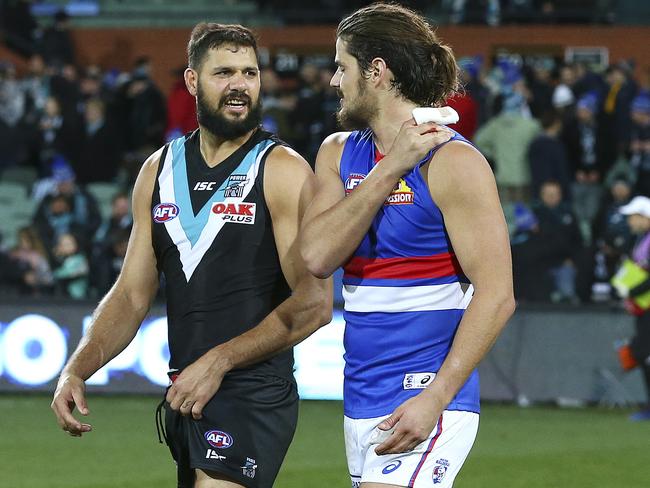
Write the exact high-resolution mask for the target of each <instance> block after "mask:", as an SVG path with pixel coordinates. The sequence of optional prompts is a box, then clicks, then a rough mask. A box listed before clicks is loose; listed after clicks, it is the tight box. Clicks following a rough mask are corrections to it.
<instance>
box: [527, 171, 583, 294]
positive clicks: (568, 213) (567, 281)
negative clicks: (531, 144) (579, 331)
mask: <svg viewBox="0 0 650 488" xmlns="http://www.w3.org/2000/svg"><path fill="white" fill-rule="evenodd" d="M533 211H534V212H535V216H536V217H537V221H538V222H539V231H540V236H541V240H542V242H543V243H545V245H546V246H547V247H548V249H549V250H552V253H551V254H549V255H548V256H547V258H548V260H547V266H548V267H547V268H546V269H547V271H546V272H547V273H550V275H551V278H552V280H553V291H552V292H551V295H550V298H551V300H552V301H553V302H568V303H578V302H579V298H578V296H577V293H576V277H577V273H578V263H579V262H580V263H582V262H583V259H582V258H581V254H582V253H583V240H582V235H581V233H580V229H579V228H578V224H577V221H576V218H575V216H574V214H573V212H572V210H571V206H570V205H569V204H568V203H567V202H565V201H564V199H563V195H562V186H561V185H560V184H559V182H557V181H552V180H551V181H546V182H545V183H544V184H542V187H541V189H540V192H539V200H538V201H537V202H535V204H534V206H533Z"/></svg>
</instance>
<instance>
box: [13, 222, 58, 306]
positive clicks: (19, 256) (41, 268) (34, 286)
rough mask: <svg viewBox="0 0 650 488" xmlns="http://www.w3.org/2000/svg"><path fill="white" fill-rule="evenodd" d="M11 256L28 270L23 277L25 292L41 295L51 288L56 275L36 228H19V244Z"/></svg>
mask: <svg viewBox="0 0 650 488" xmlns="http://www.w3.org/2000/svg"><path fill="white" fill-rule="evenodd" d="M9 256H10V257H11V258H12V259H13V260H15V261H16V262H18V263H20V265H21V267H24V268H25V269H27V270H28V272H27V273H25V274H24V275H23V277H22V288H23V291H24V292H25V293H27V294H29V295H39V294H41V293H43V292H49V291H50V290H51V288H52V285H53V284H54V277H53V276H52V270H51V269H50V263H49V262H48V256H47V252H46V251H45V247H44V246H43V242H42V241H41V239H40V238H39V237H38V233H37V232H36V230H35V229H34V228H32V227H22V228H20V229H19V230H18V244H17V245H16V246H15V247H14V248H13V249H12V250H11V252H10V253H9Z"/></svg>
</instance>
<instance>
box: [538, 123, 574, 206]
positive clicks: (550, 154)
mask: <svg viewBox="0 0 650 488" xmlns="http://www.w3.org/2000/svg"><path fill="white" fill-rule="evenodd" d="M541 123H542V129H543V132H542V133H541V134H539V135H538V136H537V137H536V138H535V139H533V141H532V142H531V143H530V146H528V163H529V164H530V184H531V191H532V194H533V195H539V194H540V190H541V187H542V184H543V183H544V182H546V181H550V180H553V181H557V182H558V183H559V184H560V186H561V188H562V194H563V195H566V199H567V200H570V199H571V181H572V178H571V175H570V170H569V161H568V159H567V154H566V148H565V147H564V143H563V142H562V140H561V139H560V133H561V132H562V118H561V117H560V115H559V114H558V113H557V112H555V111H548V112H545V113H544V114H543V115H542V118H541Z"/></svg>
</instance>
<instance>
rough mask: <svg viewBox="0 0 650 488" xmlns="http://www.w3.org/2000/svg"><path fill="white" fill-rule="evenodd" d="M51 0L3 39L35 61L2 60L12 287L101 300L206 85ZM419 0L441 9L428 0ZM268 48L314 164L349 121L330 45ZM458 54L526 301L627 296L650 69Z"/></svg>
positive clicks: (643, 191)
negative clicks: (81, 38) (309, 49)
mask: <svg viewBox="0 0 650 488" xmlns="http://www.w3.org/2000/svg"><path fill="white" fill-rule="evenodd" d="M46 3H47V2H25V1H3V2H1V3H0V4H1V5H2V9H3V10H2V16H1V17H0V18H2V19H3V21H2V28H3V34H4V37H3V38H4V41H5V43H6V45H7V46H8V47H10V48H11V49H12V50H13V51H14V52H16V53H19V54H20V55H21V56H22V57H24V58H25V59H26V60H27V62H26V65H25V66H26V69H24V70H21V72H19V71H18V70H17V67H16V66H15V65H14V64H12V63H11V62H9V61H3V60H0V203H2V205H3V206H4V210H5V213H4V215H5V217H3V218H2V224H1V225H0V232H1V237H2V241H1V242H0V283H1V285H0V286H1V287H2V293H3V294H24V295H30V296H42V295H58V296H61V295H64V296H69V297H72V298H77V299H81V298H97V297H100V296H102V295H103V294H104V293H105V292H106V291H107V290H108V288H109V287H110V285H111V284H112V282H113V281H114V280H115V278H116V276H117V274H118V273H119V270H120V267H121V264H122V260H123V258H124V254H125V250H126V245H127V242H128V237H129V231H130V229H131V224H132V221H131V215H130V196H129V195H130V191H131V190H132V186H133V182H134V179H135V177H136V175H137V172H138V170H139V168H140V166H141V164H142V162H143V161H144V160H145V159H146V158H147V157H148V156H149V155H150V154H151V153H152V152H154V151H155V150H156V149H157V148H158V147H160V146H161V145H162V144H164V143H165V142H166V141H169V140H171V139H173V138H175V137H179V136H180V135H182V134H184V133H186V132H188V131H191V130H193V129H195V128H196V115H195V105H194V99H193V98H192V97H191V96H190V95H189V93H188V92H187V91H186V89H185V86H184V82H183V77H182V74H183V67H181V66H179V67H178V69H177V70H176V71H175V73H174V75H175V78H176V82H175V84H174V85H173V87H172V88H171V90H170V91H169V92H168V93H163V91H162V90H161V89H160V88H159V86H158V85H157V82H156V80H155V79H154V78H153V77H152V61H151V59H150V58H148V57H147V56H145V55H142V56H140V57H139V58H138V59H137V60H136V62H135V63H134V64H133V66H132V67H131V68H130V69H129V70H123V69H118V68H115V67H113V66H100V65H95V64H92V65H82V64H80V63H79V62H78V60H77V56H76V51H75V44H74V41H73V37H72V36H71V29H72V27H71V23H70V16H69V15H68V13H66V11H64V10H53V11H52V14H51V15H49V16H48V17H47V18H46V20H45V21H42V20H40V21H38V20H37V18H36V17H35V16H34V15H33V10H34V7H35V5H34V4H46ZM235 3H236V2H235ZM303 3H304V2H303ZM341 3H342V2H338V1H335V0H329V1H326V0H321V1H320V2H319V5H318V6H317V7H316V6H315V7H313V8H314V9H315V11H319V12H321V14H323V12H327V15H333V14H332V12H334V13H335V14H336V18H333V19H331V21H332V22H335V21H336V20H338V18H340V16H341V10H342V9H343V8H344V9H345V11H347V10H350V9H352V8H353V7H356V6H357V5H356V4H357V3H358V4H362V3H367V2H346V5H345V7H343V6H342V5H341ZM406 3H408V4H410V5H411V6H414V7H416V8H420V9H422V10H424V9H425V7H426V5H424V4H425V3H427V2H406ZM573 3H579V2H573ZM591 3H593V4H594V5H595V6H596V7H597V8H595V9H594V8H591V9H584V8H583V9H579V8H575V9H573V10H571V9H567V8H560V7H562V6H564V7H566V5H568V4H572V2H554V1H528V0H519V1H517V0H511V1H498V0H484V1H480V2H473V1H471V0H467V1H463V0H447V1H443V2H438V6H439V8H440V9H441V10H442V11H444V12H445V13H446V17H445V18H446V19H447V22H448V23H451V24H457V23H465V22H477V23H484V24H487V25H501V24H505V23H508V22H518V23H522V22H531V21H533V20H535V21H536V22H548V23H553V22H565V21H566V22H577V21H578V22H579V21H583V22H591V23H593V22H599V23H613V22H615V21H616V17H615V6H616V5H615V4H616V2H613V1H607V0H602V1H597V2H591ZM296 4H297V2H292V1H290V0H285V1H282V2H269V1H260V2H257V5H256V8H257V9H258V11H259V12H260V15H264V13H265V12H266V15H270V14H269V12H271V11H276V10H277V11H281V12H283V15H284V17H285V18H284V19H283V21H284V22H296V21H297V18H294V17H292V15H296V14H295V12H297V11H301V12H302V14H301V15H302V17H301V18H302V19H303V20H304V21H306V22H308V21H310V17H309V15H310V14H309V12H310V11H311V10H310V9H308V8H304V6H303V8H302V10H300V9H299V8H298V7H296ZM350 4H354V5H350ZM36 6H38V5H36ZM42 6H43V5H41V7H42ZM279 7H282V9H280V8H279ZM310 8H311V7H310ZM296 9H298V10H296ZM333 16H334V15H333ZM321 20H322V19H321ZM324 20H327V18H324ZM263 61H264V63H263V64H264V66H263V71H262V99H263V108H264V116H263V125H264V127H265V128H266V129H268V130H270V131H272V132H275V133H277V134H278V135H279V136H280V137H281V138H282V139H284V140H285V141H286V142H288V143H289V144H290V145H292V146H293V147H294V148H295V149H296V150H298V151H299V152H300V153H301V154H302V155H304V156H305V158H306V159H307V160H308V161H309V162H310V163H312V164H313V162H314V160H315V155H316V152H317V151H318V147H319V145H320V143H321V142H322V140H323V139H324V138H325V137H326V136H327V135H328V134H331V133H332V132H334V131H336V130H337V127H336V119H335V117H334V113H335V112H336V110H337V107H338V96H337V93H336V91H335V90H333V89H332V88H331V87H330V86H329V81H330V79H331V77H332V75H333V73H334V67H333V65H332V59H331V56H322V57H304V58H301V59H299V60H298V61H299V62H298V63H297V64H296V66H294V69H292V70H290V71H287V70H281V69H279V68H278V63H277V62H273V60H272V59H270V60H269V59H267V60H263ZM458 63H459V66H460V68H461V70H462V80H463V83H464V91H463V92H461V93H459V94H457V95H456V96H454V97H453V98H452V99H450V100H448V102H447V103H448V105H450V106H452V107H454V108H455V109H456V110H457V111H458V112H459V114H460V122H459V123H458V124H456V125H455V126H452V127H453V128H454V129H455V130H457V131H458V132H460V133H461V134H462V135H463V136H465V137H466V138H468V139H469V140H471V141H472V142H473V143H474V144H475V145H476V146H477V147H478V148H479V149H480V150H481V151H482V152H483V154H484V155H485V156H486V157H487V159H488V161H489V162H490V164H491V166H492V167H493V169H494V172H495V175H496V179H497V183H498V186H499V191H500V193H501V198H502V203H503V207H504V212H505V215H506V219H507V221H508V226H509V230H510V237H511V243H512V251H513V260H514V271H515V289H516V295H517V299H518V300H520V301H531V302H554V303H567V304H579V303H587V302H592V301H598V302H607V301H610V300H615V299H616V298H617V297H616V295H615V291H614V290H612V288H611V286H610V285H609V280H610V278H611V277H612V275H613V274H614V273H615V271H616V269H617V267H618V265H619V263H620V261H621V258H622V256H624V255H625V254H626V253H628V252H629V251H630V249H631V246H632V245H633V244H634V237H633V236H632V234H631V233H630V230H629V228H628V226H627V223H626V220H625V218H624V217H623V216H622V215H621V214H620V213H619V212H618V209H619V208H620V207H621V206H622V205H624V204H626V203H628V202H629V201H630V199H631V198H632V197H633V196H635V195H645V196H650V67H648V66H636V65H635V61H634V60H632V59H616V60H612V61H611V62H609V63H608V65H607V66H600V67H595V66H594V65H592V64H590V63H587V62H584V63H583V62H566V61H565V60H564V59H562V58H561V57H556V58H553V57H539V58H537V59H534V58H531V59H526V60H523V61H522V59H521V58H515V57H511V56H510V57H508V56H501V57H500V56H494V57H492V58H491V59H487V58H485V57H483V56H468V57H461V58H459V59H458Z"/></svg>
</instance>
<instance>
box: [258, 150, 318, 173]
mask: <svg viewBox="0 0 650 488" xmlns="http://www.w3.org/2000/svg"><path fill="white" fill-rule="evenodd" d="M265 167H266V170H265V172H269V171H271V172H273V173H275V172H279V173H284V172H291V171H293V172H295V171H304V170H309V171H311V169H310V167H309V163H307V161H306V160H305V158H303V157H302V156H301V155H300V154H299V153H298V152H297V151H296V150H295V149H293V148H291V147H289V146H284V145H280V144H279V145H277V146H275V147H274V148H273V149H271V151H270V152H269V155H268V156H267V157H266V165H265Z"/></svg>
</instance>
